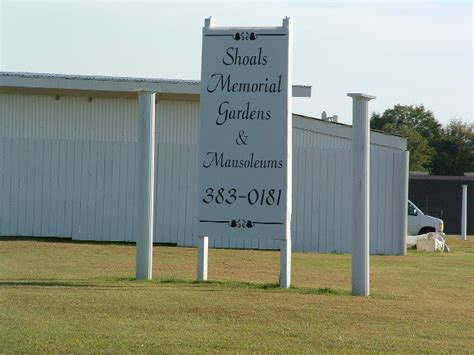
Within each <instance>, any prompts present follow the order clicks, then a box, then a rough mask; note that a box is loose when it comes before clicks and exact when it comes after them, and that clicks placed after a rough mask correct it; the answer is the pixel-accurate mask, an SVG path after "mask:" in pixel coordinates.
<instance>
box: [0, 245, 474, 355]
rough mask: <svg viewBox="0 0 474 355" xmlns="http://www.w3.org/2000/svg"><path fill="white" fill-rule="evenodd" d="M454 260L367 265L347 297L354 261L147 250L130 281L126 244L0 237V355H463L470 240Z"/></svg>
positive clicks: (456, 249)
mask: <svg viewBox="0 0 474 355" xmlns="http://www.w3.org/2000/svg"><path fill="white" fill-rule="evenodd" d="M448 244H449V245H450V247H451V251H452V252H451V253H436V254H428V253H420V252H416V251H410V252H409V254H408V256H405V257H394V256H373V257H371V293H372V295H371V296H370V297H368V298H362V297H352V296H350V287H351V257H350V255H340V254H303V253H294V254H293V282H292V285H293V287H292V288H291V289H289V290H281V289H279V288H278V287H277V285H276V283H277V281H278V272H279V253H278V252H274V251H255V250H252V251H243V250H222V249H221V250H214V249H211V250H210V251H209V279H210V280H215V281H210V282H207V283H199V284H198V283H195V282H194V281H193V280H194V278H195V273H196V254H197V253H196V249H191V248H173V247H160V246H158V247H155V248H154V267H153V272H154V280H153V281H150V282H143V281H140V282H139V281H135V280H134V279H133V277H134V273H135V247H134V246H133V245H128V244H99V243H75V242H59V241H54V240H48V241H45V240H25V239H0V353H16V352H22V353H37V352H48V353H50V352H61V353H63V352H67V353H71V352H72V353H84V352H87V353H91V352H114V353H115V352H164V353H177V352H180V353H182V352H265V353H268V352H272V353H273V352H280V353H281V352H291V353H301V352H307V353H314V352H327V351H330V352H344V351H345V352H447V351H452V352H472V351H474V237H471V238H470V239H469V240H468V241H467V242H465V241H462V240H460V239H459V238H456V237H450V238H448Z"/></svg>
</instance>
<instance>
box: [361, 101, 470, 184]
mask: <svg viewBox="0 0 474 355" xmlns="http://www.w3.org/2000/svg"><path fill="white" fill-rule="evenodd" d="M370 127H371V128H372V129H375V130H379V131H382V132H385V133H390V134H398V135H402V136H404V137H406V138H407V139H408V150H409V151H410V171H422V172H428V173H430V174H431V175H456V176H461V175H463V174H464V173H467V172H474V123H473V122H466V121H463V120H461V119H458V118H453V119H451V121H450V122H449V123H448V124H447V125H446V126H443V125H442V124H441V123H439V122H438V120H436V118H435V116H434V114H433V112H431V111H429V110H426V109H425V108H424V106H423V105H395V106H394V107H393V108H389V109H387V110H385V112H384V113H383V114H378V113H374V114H372V117H371V119H370Z"/></svg>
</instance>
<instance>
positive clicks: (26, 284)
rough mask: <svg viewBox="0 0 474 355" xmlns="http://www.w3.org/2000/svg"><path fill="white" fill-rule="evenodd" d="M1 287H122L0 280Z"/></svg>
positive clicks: (101, 284) (46, 281)
mask: <svg viewBox="0 0 474 355" xmlns="http://www.w3.org/2000/svg"><path fill="white" fill-rule="evenodd" d="M2 287H63V288H94V289H110V288H114V289H118V288H124V285H109V284H103V283H90V282H82V281H77V282H74V281H61V280H0V288H2Z"/></svg>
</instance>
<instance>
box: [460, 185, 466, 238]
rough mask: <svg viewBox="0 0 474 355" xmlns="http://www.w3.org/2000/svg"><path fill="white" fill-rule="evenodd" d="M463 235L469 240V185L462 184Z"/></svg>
mask: <svg viewBox="0 0 474 355" xmlns="http://www.w3.org/2000/svg"><path fill="white" fill-rule="evenodd" d="M461 237H462V239H464V240H467V185H462V213H461Z"/></svg>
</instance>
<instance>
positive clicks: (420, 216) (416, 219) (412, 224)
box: [407, 200, 444, 235]
mask: <svg viewBox="0 0 474 355" xmlns="http://www.w3.org/2000/svg"><path fill="white" fill-rule="evenodd" d="M407 229H408V234H409V235H418V234H425V233H429V232H443V230H444V222H443V220H442V219H439V218H436V217H431V216H428V215H426V214H424V213H423V212H422V211H421V210H420V209H419V208H418V207H416V206H415V204H414V203H413V202H411V201H410V200H408V228H407Z"/></svg>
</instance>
